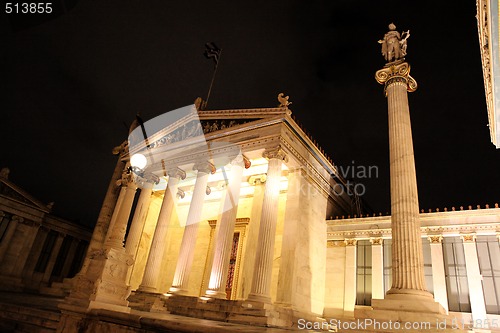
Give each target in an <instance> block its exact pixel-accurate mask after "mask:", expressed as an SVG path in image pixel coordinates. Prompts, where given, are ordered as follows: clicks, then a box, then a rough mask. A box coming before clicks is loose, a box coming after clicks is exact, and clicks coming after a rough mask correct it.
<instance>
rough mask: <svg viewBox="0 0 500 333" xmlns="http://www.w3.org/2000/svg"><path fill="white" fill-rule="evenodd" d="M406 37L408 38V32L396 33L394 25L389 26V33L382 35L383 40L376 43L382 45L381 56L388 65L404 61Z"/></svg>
mask: <svg viewBox="0 0 500 333" xmlns="http://www.w3.org/2000/svg"><path fill="white" fill-rule="evenodd" d="M408 37H410V30H408V31H403V32H402V33H401V34H400V33H399V32H398V31H396V26H395V25H394V23H391V24H389V31H388V32H387V33H386V34H385V35H384V39H381V40H379V41H378V43H379V44H382V55H383V56H384V58H385V60H386V61H387V62H388V63H389V62H393V61H398V60H403V59H404V57H405V56H406V48H407V43H406V40H407V39H408Z"/></svg>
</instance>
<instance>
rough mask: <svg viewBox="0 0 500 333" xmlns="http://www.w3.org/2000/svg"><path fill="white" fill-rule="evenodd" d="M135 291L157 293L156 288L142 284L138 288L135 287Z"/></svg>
mask: <svg viewBox="0 0 500 333" xmlns="http://www.w3.org/2000/svg"><path fill="white" fill-rule="evenodd" d="M137 291H138V292H141V293H149V294H159V293H158V289H156V288H154V287H149V286H144V285H142V284H141V285H140V286H139V288H138V289H137Z"/></svg>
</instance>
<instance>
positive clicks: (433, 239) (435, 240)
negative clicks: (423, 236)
mask: <svg viewBox="0 0 500 333" xmlns="http://www.w3.org/2000/svg"><path fill="white" fill-rule="evenodd" d="M427 239H428V240H429V243H431V244H441V243H442V242H443V235H428V236H427Z"/></svg>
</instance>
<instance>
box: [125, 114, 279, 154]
mask: <svg viewBox="0 0 500 333" xmlns="http://www.w3.org/2000/svg"><path fill="white" fill-rule="evenodd" d="M179 110H182V109H178V110H175V111H174V112H177V113H178V114H182V113H180V112H178V111H179ZM186 110H187V109H185V110H183V111H182V112H184V114H185V115H184V116H180V117H179V116H178V117H176V118H174V119H175V121H170V119H169V118H168V116H166V115H167V113H166V114H165V115H162V116H159V117H156V118H153V119H151V120H149V121H147V122H145V123H144V125H145V130H146V131H145V132H146V137H147V140H144V133H143V132H142V131H141V129H140V128H138V129H136V130H134V132H133V133H132V135H134V136H135V138H133V139H132V140H130V138H131V137H129V141H130V142H132V141H133V142H136V143H139V146H138V147H145V146H148V148H159V147H162V146H165V145H171V144H175V143H176V142H179V141H184V140H188V139H190V138H193V137H198V136H201V135H202V134H203V135H206V134H209V133H213V132H217V131H223V130H226V129H228V128H233V127H237V126H241V125H244V124H248V123H252V122H255V121H261V120H265V119H275V118H276V117H280V116H284V115H285V114H286V113H287V109H286V108H265V109H239V110H214V111H198V112H196V110H191V111H189V110H187V111H186ZM162 118H163V119H162ZM161 123H163V124H164V126H163V127H162V128H160V129H159V128H158V125H159V124H161ZM152 124H154V127H156V128H155V129H153V128H154V127H153V126H152ZM142 140H144V141H142ZM141 141H142V142H141ZM132 146H134V147H131V148H132V149H131V152H136V151H139V150H141V148H138V149H134V148H135V145H132Z"/></svg>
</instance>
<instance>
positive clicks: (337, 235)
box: [59, 103, 500, 332]
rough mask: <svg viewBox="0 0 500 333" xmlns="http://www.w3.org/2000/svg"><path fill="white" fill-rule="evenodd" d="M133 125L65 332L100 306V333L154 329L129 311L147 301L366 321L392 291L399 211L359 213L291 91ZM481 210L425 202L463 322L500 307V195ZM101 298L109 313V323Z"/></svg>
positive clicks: (153, 307) (424, 232) (195, 312)
mask: <svg viewBox="0 0 500 333" xmlns="http://www.w3.org/2000/svg"><path fill="white" fill-rule="evenodd" d="M180 110H181V109H180ZM136 125H137V127H136V128H135V129H133V130H132V131H131V134H130V137H129V140H128V141H127V142H124V144H122V145H121V146H119V147H117V148H115V150H114V153H115V154H117V156H118V162H117V165H116V168H115V170H114V173H113V176H112V179H111V181H110V185H109V188H108V192H107V195H106V199H105V202H104V204H103V207H102V210H101V214H100V215H99V219H98V223H97V225H96V228H95V230H94V233H93V235H92V240H91V242H90V246H89V250H88V252H87V257H86V260H85V263H84V265H83V268H82V270H81V271H80V273H79V274H78V275H77V276H76V277H75V278H74V279H73V281H72V283H73V289H72V290H71V292H70V294H69V296H68V297H67V298H66V300H65V302H64V303H63V304H61V306H60V308H61V310H62V314H63V316H62V319H61V322H60V326H59V331H60V332H67V331H68V332H71V331H76V330H77V327H79V326H78V325H81V324H80V323H81V322H82V320H87V321H88V320H90V319H89V318H93V319H92V320H91V322H92V323H93V324H92V325H90V326H88V330H89V332H90V331H91V330H95V329H103V328H104V327H107V325H111V324H109V323H110V322H112V323H113V325H115V326H113V327H114V329H119V327H121V328H122V329H123V330H124V331H125V330H135V329H137V330H140V329H148V327H149V328H150V326H148V325H150V322H147V321H146V320H144V321H143V319H132V318H137V317H130V318H131V319H130V323H129V324H127V322H126V321H124V320H123V318H126V316H127V314H128V315H130V316H134V315H137V314H138V313H144V312H147V313H151V314H152V317H153V318H154V313H161V312H170V313H172V314H179V315H184V316H190V317H197V318H205V319H212V320H219V321H226V322H232V323H243V324H249V325H259V326H274V327H296V328H297V325H298V323H299V320H307V321H308V322H311V323H324V322H328V321H329V320H330V319H342V320H347V321H349V320H354V319H355V317H358V316H357V315H356V312H358V313H363V311H365V310H366V309H369V308H370V306H371V305H372V304H371V302H372V299H384V297H385V293H386V292H387V291H388V290H389V289H390V287H391V281H392V247H391V242H392V232H391V217H390V216H378V215H377V216H373V214H370V215H368V214H366V213H365V212H362V211H359V210H357V207H359V206H358V205H356V204H355V202H356V201H357V200H355V198H353V197H352V196H350V195H349V193H350V192H349V189H348V185H347V183H346V182H345V180H343V179H342V177H341V176H340V174H339V172H338V170H337V167H336V166H335V164H334V163H333V162H332V161H331V160H330V159H329V158H328V157H327V156H326V155H325V154H324V153H323V151H322V150H321V148H319V147H318V145H317V143H316V142H314V141H312V140H311V139H310V138H309V137H308V136H307V135H306V134H305V132H304V131H303V129H301V127H300V126H299V125H298V124H297V123H296V121H295V120H294V119H293V117H292V115H291V111H290V110H289V109H288V107H287V106H286V103H284V104H282V105H281V106H280V107H277V108H268V109H241V110H217V111H197V110H196V109H195V108H194V107H188V108H183V109H182V112H180V113H178V114H175V113H174V116H172V117H170V116H169V117H167V118H164V117H160V118H158V117H157V118H154V119H152V120H150V121H148V122H146V123H144V124H143V123H142V122H138V123H137V124H136ZM479 208H480V207H477V209H472V207H468V208H466V209H465V210H464V209H463V207H461V208H457V209H454V208H453V209H450V210H446V209H445V210H444V211H441V212H439V211H437V212H428V213H424V212H421V214H420V220H421V227H420V229H421V230H420V232H421V246H422V249H423V261H424V273H425V284H426V287H427V290H428V291H429V292H430V293H431V294H432V296H433V297H434V300H435V301H436V302H438V303H439V304H440V306H442V308H443V309H445V310H444V311H446V314H448V315H449V316H448V317H447V318H456V320H457V323H460V324H462V325H463V326H464V327H463V328H464V329H465V328H469V326H470V325H473V324H474V320H481V323H485V322H486V319H487V320H490V321H491V323H493V322H496V321H497V320H498V319H500V312H499V311H500V309H499V304H500V302H499V299H500V290H499V286H500V274H499V273H498V271H499V269H500V267H499V263H500V260H499V259H500V252H499V251H500V250H499V249H500V247H499V233H500V208H498V204H496V205H494V206H491V207H490V206H485V207H483V208H482V209H479ZM353 216H354V217H353ZM99 311H108V312H105V314H106V318H107V319H106V320H105V321H103V320H101V319H99V318H98V317H95V314H96V313H100V312H99ZM109 311H112V312H109ZM137 311H141V312H137ZM110 313H115V314H116V317H115V319H114V322H113V319H110V318H112V317H113V316H112V315H110ZM91 314H92V315H91ZM123 316H125V317H123ZM141 318H142V317H141ZM132 322H133V324H132ZM470 327H472V326H470ZM476 327H479V326H478V325H476ZM330 328H331V327H330ZM490 328H494V327H493V326H491V327H490Z"/></svg>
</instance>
